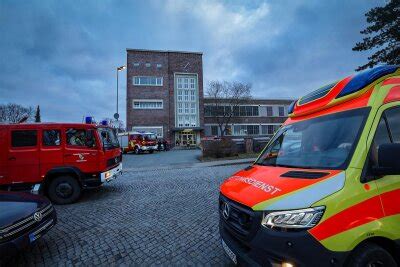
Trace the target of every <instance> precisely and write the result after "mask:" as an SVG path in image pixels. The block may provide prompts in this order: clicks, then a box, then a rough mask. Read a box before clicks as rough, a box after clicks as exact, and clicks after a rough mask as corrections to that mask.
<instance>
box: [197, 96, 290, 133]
mask: <svg viewBox="0 0 400 267" xmlns="http://www.w3.org/2000/svg"><path fill="white" fill-rule="evenodd" d="M292 102H293V100H284V99H254V98H253V99H249V100H247V101H245V102H243V103H242V104H241V105H240V106H238V107H236V108H235V109H233V117H232V118H231V120H230V123H229V124H228V130H227V132H228V135H231V136H233V137H245V136H253V137H271V136H272V135H273V133H274V132H275V131H276V130H277V129H278V128H279V127H280V125H281V124H282V123H283V122H284V121H285V120H286V119H287V116H288V113H287V110H288V107H289V105H290V103H292ZM213 103H214V99H212V98H205V99H204V109H205V114H204V128H205V135H206V136H219V135H220V134H221V133H220V130H219V127H218V123H217V118H216V114H218V113H217V112H218V111H217V110H216V109H218V108H217V107H216V106H215V105H213ZM219 106H220V107H224V108H230V107H225V106H223V105H219Z"/></svg>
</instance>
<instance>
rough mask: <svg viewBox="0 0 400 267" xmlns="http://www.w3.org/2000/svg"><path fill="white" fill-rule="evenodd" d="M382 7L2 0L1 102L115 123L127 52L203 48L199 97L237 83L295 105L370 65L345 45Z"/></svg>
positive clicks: (290, 0) (287, 1)
mask: <svg viewBox="0 0 400 267" xmlns="http://www.w3.org/2000/svg"><path fill="white" fill-rule="evenodd" d="M386 1H387V0H352V1H348V0H333V1H321V0H270V1H258V0H246V1H235V0H233V1H217V0H204V1H189V0H147V1H145V0H144V1H128V0H82V1H79V0H73V1H71V0H52V1H51V0H31V1H25V0H0V104H4V103H18V104H21V105H26V106H37V105H40V109H41V116H42V121H54V122H64V121H65V122H81V121H82V118H83V116H94V117H95V119H96V120H101V119H103V118H106V117H112V116H113V114H114V113H115V111H116V68H117V67H118V66H121V65H125V64H126V48H141V49H158V50H183V51H201V52H203V72H204V90H205V91H206V90H207V84H208V82H209V81H211V80H220V81H222V80H226V81H240V82H245V83H251V84H252V94H253V96H254V97H262V98H293V99H295V98H298V97H300V96H302V95H305V94H306V93H308V92H310V91H313V90H315V89H317V88H319V87H321V86H322V85H324V84H327V83H330V82H332V81H335V80H337V79H339V78H342V77H345V76H347V75H350V74H352V73H354V70H355V68H356V67H357V66H359V65H361V64H364V63H366V62H367V57H368V55H369V54H370V53H368V52H354V51H352V47H353V46H354V45H355V43H356V42H358V41H361V40H362V38H363V36H362V35H361V34H360V31H361V30H362V29H364V28H365V27H366V25H367V24H366V20H365V16H364V14H365V13H366V12H367V11H368V10H369V9H371V8H372V7H376V6H383V5H385V3H386ZM119 81H120V83H119V89H120V90H119V92H120V97H119V100H120V101H119V102H120V106H119V110H120V114H121V119H122V120H123V121H125V118H126V115H125V109H126V101H125V99H126V72H125V71H124V72H120V79H119Z"/></svg>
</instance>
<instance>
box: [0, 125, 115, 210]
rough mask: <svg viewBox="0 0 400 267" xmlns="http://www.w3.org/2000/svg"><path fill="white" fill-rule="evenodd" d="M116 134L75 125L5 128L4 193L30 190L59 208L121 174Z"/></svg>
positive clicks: (0, 155) (0, 161)
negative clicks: (43, 196) (86, 189)
mask: <svg viewBox="0 0 400 267" xmlns="http://www.w3.org/2000/svg"><path fill="white" fill-rule="evenodd" d="M121 161H122V155H121V149H120V146H119V143H118V138H117V135H116V133H115V130H114V129H112V128H110V127H108V126H103V125H94V124H82V123H80V124H74V123H32V124H28V123H23V124H0V190H1V189H3V190H24V191H25V190H31V191H32V192H33V193H43V194H44V195H46V196H48V197H49V198H50V199H51V201H53V202H55V203H57V204H68V203H72V202H75V201H76V200H77V199H78V198H79V197H80V195H81V192H82V190H83V189H85V188H90V187H97V186H100V185H101V184H102V183H104V182H106V181H110V180H112V179H114V178H115V177H116V176H117V174H121V173H122V162H121Z"/></svg>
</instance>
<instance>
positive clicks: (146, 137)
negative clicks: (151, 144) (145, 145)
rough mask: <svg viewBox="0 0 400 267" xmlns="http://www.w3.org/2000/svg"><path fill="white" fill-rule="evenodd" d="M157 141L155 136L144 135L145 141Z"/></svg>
mask: <svg viewBox="0 0 400 267" xmlns="http://www.w3.org/2000/svg"><path fill="white" fill-rule="evenodd" d="M156 139H157V136H156V135H155V134H146V135H144V140H145V141H155V140H156Z"/></svg>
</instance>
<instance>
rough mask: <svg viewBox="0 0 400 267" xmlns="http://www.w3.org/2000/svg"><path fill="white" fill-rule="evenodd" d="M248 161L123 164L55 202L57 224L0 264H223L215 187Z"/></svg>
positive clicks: (228, 262) (125, 162)
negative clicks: (111, 175) (66, 200)
mask: <svg viewBox="0 0 400 267" xmlns="http://www.w3.org/2000/svg"><path fill="white" fill-rule="evenodd" d="M167 153H168V152H165V154H164V157H168V154H167ZM160 154H161V153H160ZM131 165H132V161H130V159H127V157H124V166H125V167H127V168H128V169H129V167H131V168H132V169H134V166H133V167H132V166H131ZM247 165H248V164H242V165H230V166H209V167H193V166H192V167H191V168H186V167H174V168H169V169H156V170H154V169H151V168H149V169H147V170H142V171H134V170H131V171H126V172H125V173H124V175H123V176H121V177H119V178H118V179H117V180H114V181H112V182H110V183H108V184H105V185H104V186H102V187H100V188H97V189H94V190H90V191H86V192H85V193H84V194H83V196H82V198H81V200H80V201H79V202H78V203H75V204H71V205H65V206H56V210H57V213H58V218H59V221H58V224H57V225H56V226H55V227H54V228H53V229H52V230H51V231H49V232H48V233H47V234H46V235H45V236H44V237H43V238H42V239H40V240H39V241H38V242H37V243H36V244H35V245H34V246H33V247H32V248H29V249H27V250H25V251H23V252H22V253H20V254H19V255H18V256H17V257H15V258H14V259H13V260H12V261H10V262H8V263H6V265H12V266H14V265H17V266H22V265H28V266H34V265H39V266H45V265H47V266H53V265H60V266H70V265H100V266H105V265H112V266H119V265H126V266H130V265H136V266H137V265H140V266H142V265H144V266H158V265H162V266H165V265H168V266H169V265H173V266H177V265H179V266H181V265H197V266H198V265H213V266H214V265H216V266H225V265H230V261H229V259H228V258H227V257H226V256H225V254H224V251H223V249H222V247H221V244H220V239H219V234H218V207H217V205H218V204H217V203H218V192H219V186H220V184H221V183H222V181H223V180H224V179H225V178H227V177H229V176H230V175H231V174H233V173H234V172H236V171H238V170H239V169H241V168H244V167H245V166H247Z"/></svg>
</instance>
